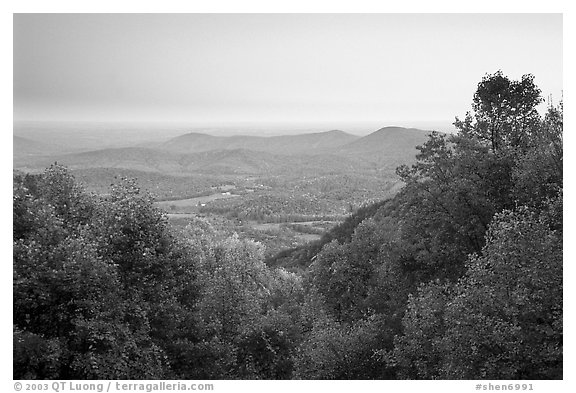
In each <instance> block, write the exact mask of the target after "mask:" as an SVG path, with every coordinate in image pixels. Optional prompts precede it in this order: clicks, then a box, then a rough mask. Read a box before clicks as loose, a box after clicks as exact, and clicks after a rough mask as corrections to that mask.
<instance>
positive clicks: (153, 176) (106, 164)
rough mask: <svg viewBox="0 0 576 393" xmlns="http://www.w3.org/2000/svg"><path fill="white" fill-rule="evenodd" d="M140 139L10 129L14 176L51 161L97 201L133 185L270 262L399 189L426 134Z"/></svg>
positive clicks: (182, 224)
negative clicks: (255, 246) (261, 249)
mask: <svg viewBox="0 0 576 393" xmlns="http://www.w3.org/2000/svg"><path fill="white" fill-rule="evenodd" d="M72 131H74V132H72ZM113 131H115V132H117V134H118V137H117V138H116V139H114V138H113V137H112V136H111V135H112V133H113ZM141 131H142V132H141V133H138V128H137V127H136V126H132V127H130V126H122V127H120V126H116V127H113V126H112V127H110V129H107V128H104V126H103V125H101V124H96V125H90V124H75V125H74V127H72V126H71V125H65V126H63V127H61V128H56V127H55V126H54V125H49V126H45V127H44V128H43V127H42V125H41V124H34V127H31V126H30V125H24V126H22V125H20V126H15V129H14V150H13V151H14V155H13V163H14V169H15V170H16V171H22V172H26V173H39V172H42V171H43V170H44V169H45V168H46V167H48V166H50V165H51V164H53V163H55V162H57V163H59V164H61V165H64V166H66V167H67V168H69V170H70V171H71V173H72V174H73V175H74V176H75V177H76V179H77V180H78V181H79V183H80V184H82V185H83V187H84V188H85V189H86V190H87V191H90V192H93V193H96V194H99V195H104V194H106V193H108V192H109V191H110V185H111V184H114V183H117V182H119V181H121V179H122V178H135V179H137V181H138V185H139V186H140V187H141V188H142V189H143V190H145V191H147V192H149V193H151V194H152V195H153V197H154V198H155V200H156V206H158V207H159V208H161V209H162V210H163V211H164V212H165V213H166V217H167V219H168V222H169V223H170V224H171V225H172V226H173V227H174V228H176V229H180V230H184V229H185V228H186V226H187V225H188V224H190V222H192V221H193V220H195V219H203V220H208V221H209V222H210V223H211V224H212V225H213V226H214V227H215V228H217V229H218V230H221V231H224V232H226V233H229V234H233V233H237V234H238V235H239V236H240V237H241V238H246V239H252V240H255V241H258V242H260V243H262V244H263V245H264V246H265V250H266V251H265V254H266V256H267V257H271V256H273V255H275V254H276V253H278V252H280V251H282V250H284V249H289V248H294V247H299V246H302V245H304V244H306V243H308V242H310V241H314V240H318V239H319V238H320V237H321V236H322V235H323V234H324V233H325V232H326V231H328V230H330V229H331V228H333V227H334V226H335V225H337V224H338V223H340V222H342V220H344V219H345V218H346V217H347V216H348V215H350V214H351V213H353V212H354V211H356V210H357V209H358V208H360V207H362V206H365V205H368V204H370V203H373V202H376V201H379V200H383V199H387V198H390V197H392V196H393V195H394V194H395V193H396V192H397V191H398V190H399V189H400V188H401V186H402V184H401V183H400V182H399V180H398V178H397V176H396V174H395V169H396V167H397V166H398V165H401V164H405V163H409V162H411V161H413V160H414V157H415V154H416V152H417V150H416V148H415V147H416V146H417V145H418V144H421V143H423V142H424V141H425V140H426V136H427V134H428V131H423V130H419V129H409V128H402V127H385V128H382V129H379V130H377V131H375V132H372V133H369V134H368V135H366V136H359V135H353V134H350V133H347V132H344V131H341V130H329V131H318V130H312V131H318V132H309V133H305V134H294V135H291V134H289V135H276V136H256V135H233V136H222V135H218V133H215V135H211V134H206V133H202V132H196V130H194V131H192V132H185V131H186V130H185V129H182V128H178V129H169V130H168V131H166V130H163V129H161V128H159V129H156V132H153V130H152V129H150V128H143V129H142V130H141ZM88 136H90V137H88ZM130 141H132V143H130Z"/></svg>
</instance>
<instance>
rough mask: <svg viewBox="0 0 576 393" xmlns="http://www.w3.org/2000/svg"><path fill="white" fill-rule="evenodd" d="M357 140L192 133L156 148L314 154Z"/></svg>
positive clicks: (337, 134)
mask: <svg viewBox="0 0 576 393" xmlns="http://www.w3.org/2000/svg"><path fill="white" fill-rule="evenodd" d="M357 139H360V137H359V136H356V135H352V134H348V133H346V132H344V131H340V130H332V131H326V132H318V133H311V134H298V135H281V136H270V137H263V136H250V135H235V136H213V135H208V134H201V133H196V132H193V133H189V134H185V135H182V136H178V137H176V138H173V139H170V140H169V141H167V142H165V143H163V144H161V145H159V146H158V147H159V148H160V149H162V150H169V151H175V152H181V153H197V152H202V151H210V150H234V149H245V150H253V151H263V152H268V153H277V154H310V153H312V154H317V153H322V152H326V151H329V150H332V149H335V148H338V147H342V146H344V145H346V144H348V143H350V142H352V141H355V140H357Z"/></svg>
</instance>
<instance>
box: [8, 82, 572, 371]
mask: <svg viewBox="0 0 576 393" xmlns="http://www.w3.org/2000/svg"><path fill="white" fill-rule="evenodd" d="M542 101H543V100H542V97H541V92H540V90H539V89H538V87H537V86H536V85H535V84H534V78H533V77H532V76H531V75H525V76H523V77H522V78H521V80H518V81H515V80H510V79H509V78H508V77H506V76H504V75H503V74H502V73H501V72H496V73H494V74H489V75H486V76H485V77H484V78H483V79H482V81H481V82H480V83H479V84H478V86H477V90H476V92H475V93H474V96H473V102H472V111H471V112H470V113H467V114H466V116H465V117H464V118H463V119H458V118H456V121H455V123H454V124H455V126H456V128H457V130H458V132H457V133H456V134H453V135H452V134H450V135H448V134H440V133H431V135H430V137H429V139H428V141H427V142H426V143H424V144H423V145H422V146H420V147H419V154H418V156H417V160H416V162H415V163H414V164H413V165H409V166H408V165H404V166H401V167H399V168H398V169H397V174H398V176H399V177H400V178H401V179H402V180H403V182H404V183H405V186H404V187H403V188H402V189H401V190H400V191H399V192H398V193H397V194H396V195H395V196H394V197H392V198H389V199H387V200H385V201H381V202H378V203H376V204H374V205H370V206H367V207H365V208H363V209H360V210H359V211H357V212H356V213H354V214H353V215H351V216H350V217H349V218H348V219H347V220H346V221H344V222H343V223H342V224H340V225H339V226H337V227H336V228H334V229H333V230H332V231H330V232H329V233H327V234H325V235H324V236H323V238H322V239H321V240H320V241H318V242H316V243H312V244H309V245H307V246H304V247H302V248H299V249H294V250H287V251H285V252H283V253H282V254H281V255H278V256H277V257H275V258H271V259H266V260H265V259H264V250H263V247H262V246H261V245H260V244H259V243H257V242H253V241H249V240H245V239H240V238H239V237H237V236H231V237H230V236H227V235H225V234H223V233H221V232H219V231H217V230H216V229H214V228H213V227H212V226H211V225H210V224H209V223H208V222H207V221H204V220H202V219H193V220H191V222H190V224H189V225H188V226H187V227H186V228H185V229H183V230H179V229H175V228H172V227H171V226H169V225H168V222H167V219H166V217H165V214H164V213H163V212H162V211H160V210H159V209H158V208H156V207H155V206H154V204H153V199H152V197H151V196H150V195H149V194H148V193H147V192H144V191H142V190H141V189H140V188H139V187H138V184H137V183H136V181H135V180H131V179H122V180H120V181H118V182H117V183H115V184H113V185H112V186H111V189H110V191H109V193H107V194H105V195H96V194H92V193H89V192H87V191H85V190H84V189H83V188H82V186H81V185H80V183H79V182H77V181H76V180H75V179H74V177H73V176H72V175H71V174H70V173H69V171H68V170H67V169H66V168H64V167H62V166H59V165H52V166H51V167H50V168H48V169H46V170H45V171H44V173H42V174H38V175H32V174H24V173H20V172H15V173H14V177H13V179H14V182H13V187H14V188H13V263H14V273H13V274H14V277H13V306H14V308H13V310H14V311H13V313H14V315H13V316H14V327H13V329H14V338H13V350H14V353H13V366H14V378H15V379H176V378H177V379H561V378H562V376H563V367H562V366H563V364H562V355H563V346H562V345H563V344H562V327H563V322H562V317H563V305H562V294H563V289H562V259H563V255H562V231H563V225H562V212H563V209H562V190H563V173H562V160H563V157H562V156H563V146H562V132H563V106H562V103H560V104H559V105H553V104H552V103H549V104H548V109H547V112H546V114H545V115H544V116H541V115H540V114H539V112H538V111H537V106H538V105H540V104H541V103H542Z"/></svg>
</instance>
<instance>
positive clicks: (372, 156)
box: [338, 127, 430, 169]
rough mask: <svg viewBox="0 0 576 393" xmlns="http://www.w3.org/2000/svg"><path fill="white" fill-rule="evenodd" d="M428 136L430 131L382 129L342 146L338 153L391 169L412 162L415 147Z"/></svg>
mask: <svg viewBox="0 0 576 393" xmlns="http://www.w3.org/2000/svg"><path fill="white" fill-rule="evenodd" d="M429 134H430V131H424V130H420V129H417V128H403V127H384V128H381V129H379V130H378V131H375V132H373V133H371V134H369V135H366V136H365V137H362V138H360V139H358V140H356V141H353V142H351V143H349V144H347V145H345V146H342V147H341V148H340V149H339V150H338V152H339V153H340V154H344V155H346V156H349V157H361V158H362V159H363V160H366V161H368V162H372V163H375V164H377V165H378V166H380V167H382V168H383V169H393V168H395V167H396V166H398V165H401V164H407V163H409V162H412V161H413V160H414V158H415V156H416V154H417V153H418V150H417V149H416V146H419V145H422V144H423V143H424V142H426V141H427V140H428V135H429Z"/></svg>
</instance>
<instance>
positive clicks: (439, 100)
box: [13, 14, 563, 126]
mask: <svg viewBox="0 0 576 393" xmlns="http://www.w3.org/2000/svg"><path fill="white" fill-rule="evenodd" d="M497 70H502V72H503V73H504V74H505V75H507V76H508V77H510V78H511V79H519V78H520V77H521V76H522V75H523V74H528V73H530V74H533V75H534V76H535V82H536V84H537V85H538V86H539V87H540V89H541V90H542V93H543V96H545V97H547V96H548V95H552V96H553V99H554V101H555V102H557V101H559V100H560V98H561V97H562V89H563V88H562V15H561V14H15V15H14V35H13V86H14V97H13V98H14V120H16V121H18V120H32V121H45V120H56V121H63V120H64V121H66V120H71V121H136V122H138V121H143V122H146V121H159V122H190V123H198V124H207V125H209V124H221V123H255V124H258V123H262V124H265V123H333V124H338V123H342V124H344V123H347V124H348V123H354V122H372V123H379V124H381V125H382V126H385V125H390V124H398V125H413V126H418V125H420V124H424V123H426V122H428V123H445V124H450V123H451V122H452V121H453V120H454V117H455V116H460V117H462V116H464V114H465V113H466V111H468V110H470V109H471V102H472V96H473V94H474V91H475V89H476V85H477V84H478V82H479V81H480V80H481V79H482V77H483V76H484V75H486V74H487V73H494V72H496V71H497Z"/></svg>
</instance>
